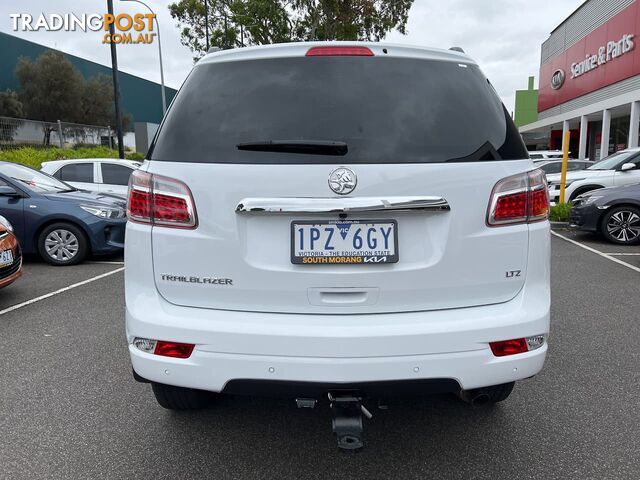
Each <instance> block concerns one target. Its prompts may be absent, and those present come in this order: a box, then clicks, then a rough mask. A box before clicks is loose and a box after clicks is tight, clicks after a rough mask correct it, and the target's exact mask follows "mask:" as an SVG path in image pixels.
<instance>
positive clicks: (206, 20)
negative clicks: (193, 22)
mask: <svg viewBox="0 0 640 480" xmlns="http://www.w3.org/2000/svg"><path fill="white" fill-rule="evenodd" d="M204 32H205V33H204V34H205V36H206V37H207V38H206V44H207V52H208V51H209V2H207V0H204Z"/></svg>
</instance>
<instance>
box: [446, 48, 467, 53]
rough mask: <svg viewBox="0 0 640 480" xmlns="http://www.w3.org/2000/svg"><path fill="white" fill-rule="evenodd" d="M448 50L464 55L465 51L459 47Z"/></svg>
mask: <svg viewBox="0 0 640 480" xmlns="http://www.w3.org/2000/svg"><path fill="white" fill-rule="evenodd" d="M449 50H452V51H454V52H460V53H465V51H464V50H463V49H462V48H460V47H451V48H450V49H449Z"/></svg>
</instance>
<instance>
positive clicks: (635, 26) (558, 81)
mask: <svg viewBox="0 0 640 480" xmlns="http://www.w3.org/2000/svg"><path fill="white" fill-rule="evenodd" d="M639 4H640V2H638V1H635V2H634V3H633V4H631V5H629V6H628V7H627V8H625V9H624V10H623V11H621V12H620V13H618V14H617V15H616V16H615V17H613V18H611V19H610V20H609V21H608V22H607V23H605V24H603V25H601V26H600V27H598V28H596V29H595V30H594V31H593V32H591V33H590V34H589V35H587V36H586V37H584V38H582V39H581V40H579V41H578V42H576V43H575V44H574V45H572V46H571V47H569V48H568V49H567V50H565V51H564V52H562V53H560V54H558V55H556V56H555V57H552V58H550V59H549V60H548V61H547V62H546V63H544V64H542V65H541V66H540V77H539V78H540V87H539V95H538V111H539V112H542V111H544V110H547V109H549V108H552V107H555V106H556V105H560V104H562V103H564V102H567V101H569V100H573V99H574V98H578V97H580V96H582V95H585V94H587V93H590V92H593V91H595V90H598V89H600V88H603V87H606V86H607V85H611V84H613V83H616V82H619V81H621V80H624V79H626V78H629V77H633V76H635V75H640V36H638V37H636V33H637V32H640V6H639Z"/></svg>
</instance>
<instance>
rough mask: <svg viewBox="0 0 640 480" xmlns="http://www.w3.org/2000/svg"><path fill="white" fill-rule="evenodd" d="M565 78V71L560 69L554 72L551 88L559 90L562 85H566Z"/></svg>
mask: <svg viewBox="0 0 640 480" xmlns="http://www.w3.org/2000/svg"><path fill="white" fill-rule="evenodd" d="M565 78H566V74H565V73H564V70H562V69H560V68H559V69H558V70H556V71H555V72H553V75H551V88H553V89H554V90H558V89H559V88H560V87H562V85H564V79H565Z"/></svg>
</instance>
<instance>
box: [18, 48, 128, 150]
mask: <svg viewBox="0 0 640 480" xmlns="http://www.w3.org/2000/svg"><path fill="white" fill-rule="evenodd" d="M16 77H17V78H18V81H19V82H20V85H21V89H20V93H19V98H20V100H21V101H22V104H23V106H24V114H25V116H26V117H27V118H29V119H32V120H41V121H43V122H52V123H53V122H57V121H58V120H61V121H63V122H72V123H82V124H88V125H114V123H115V114H114V104H113V87H112V86H111V81H110V80H109V77H107V76H105V75H98V76H97V77H93V78H91V79H89V80H88V81H87V80H85V78H84V77H83V76H82V74H81V73H80V72H79V71H78V70H77V69H76V67H75V66H74V65H73V64H72V63H71V62H70V61H69V60H68V59H67V58H66V57H65V56H64V54H62V53H61V52H56V51H52V50H49V51H47V52H45V53H43V54H42V55H40V56H39V57H38V58H37V59H36V61H35V62H33V61H31V60H30V59H27V58H24V57H23V58H20V59H19V60H18V65H17V67H16ZM123 117H124V118H123V123H124V121H125V120H126V121H127V123H130V122H131V116H130V115H124V116H123ZM55 128H56V127H55V126H53V125H45V126H44V127H43V130H44V139H43V143H44V144H45V145H49V144H50V140H51V132H53V131H54V130H55ZM76 130H77V128H76ZM73 133H74V134H78V132H77V131H75V130H74V132H73Z"/></svg>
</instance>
